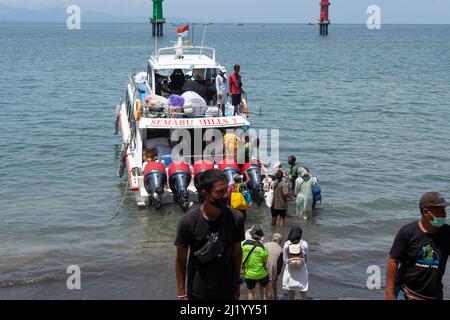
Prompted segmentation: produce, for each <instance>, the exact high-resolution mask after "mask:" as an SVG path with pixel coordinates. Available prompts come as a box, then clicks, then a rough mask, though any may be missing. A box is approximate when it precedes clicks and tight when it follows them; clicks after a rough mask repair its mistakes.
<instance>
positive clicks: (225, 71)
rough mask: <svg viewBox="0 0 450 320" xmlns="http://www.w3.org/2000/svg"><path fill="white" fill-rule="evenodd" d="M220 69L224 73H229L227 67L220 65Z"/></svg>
mask: <svg viewBox="0 0 450 320" xmlns="http://www.w3.org/2000/svg"><path fill="white" fill-rule="evenodd" d="M219 70H220V71H222V72H223V73H227V69H226V68H225V67H220V69H219Z"/></svg>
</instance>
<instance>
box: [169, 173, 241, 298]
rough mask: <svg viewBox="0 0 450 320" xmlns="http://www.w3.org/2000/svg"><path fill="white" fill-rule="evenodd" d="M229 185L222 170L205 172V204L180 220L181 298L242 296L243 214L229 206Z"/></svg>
mask: <svg viewBox="0 0 450 320" xmlns="http://www.w3.org/2000/svg"><path fill="white" fill-rule="evenodd" d="M227 187H228V184H227V178H226V176H225V175H224V174H223V173H222V172H221V171H219V170H216V169H214V170H208V171H206V172H205V173H204V174H203V175H202V177H201V180H200V185H199V192H200V193H201V194H202V197H203V199H204V202H203V204H202V205H201V207H200V208H197V209H195V210H193V211H191V212H190V213H188V214H186V215H184V216H183V217H182V218H181V220H180V222H179V223H178V228H177V236H176V240H175V245H176V246H177V254H176V260H175V272H176V278H177V288H178V299H181V300H186V299H189V300H234V299H236V300H237V299H239V295H240V289H239V285H240V269H241V263H242V248H241V241H243V240H244V217H243V215H242V213H240V212H239V211H236V210H233V209H231V208H230V207H228V206H227V202H228V192H227V189H228V188H227ZM188 251H189V261H188ZM186 265H187V268H186ZM186 276H187V286H186Z"/></svg>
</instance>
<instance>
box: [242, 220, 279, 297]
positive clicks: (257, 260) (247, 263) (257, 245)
mask: <svg viewBox="0 0 450 320" xmlns="http://www.w3.org/2000/svg"><path fill="white" fill-rule="evenodd" d="M249 233H250V236H251V237H252V238H251V239H249V240H244V241H243V242H242V267H243V269H244V279H245V283H246V285H247V289H248V292H247V298H248V300H255V287H256V284H257V283H259V284H260V285H261V287H263V288H264V291H265V296H266V299H267V300H271V299H272V285H271V283H270V277H269V274H268V272H267V260H268V258H269V251H267V249H266V247H265V246H264V244H263V242H262V240H261V239H262V237H263V236H264V232H263V230H262V228H261V226H259V225H254V226H253V227H252V229H251V230H250V231H249Z"/></svg>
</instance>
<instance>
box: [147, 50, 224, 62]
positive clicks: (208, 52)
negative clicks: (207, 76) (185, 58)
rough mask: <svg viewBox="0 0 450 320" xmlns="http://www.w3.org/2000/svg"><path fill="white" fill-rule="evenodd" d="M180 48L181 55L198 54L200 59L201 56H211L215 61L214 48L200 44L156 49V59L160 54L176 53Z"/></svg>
mask: <svg viewBox="0 0 450 320" xmlns="http://www.w3.org/2000/svg"><path fill="white" fill-rule="evenodd" d="M180 49H181V50H182V52H183V55H193V56H196V55H197V56H198V57H199V59H201V57H202V56H206V57H208V58H211V59H212V60H213V61H214V63H215V62H216V49H214V48H211V47H201V46H182V47H170V48H161V49H158V53H157V55H156V60H157V61H159V57H160V56H167V55H174V54H177V50H180Z"/></svg>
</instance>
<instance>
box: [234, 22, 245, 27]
mask: <svg viewBox="0 0 450 320" xmlns="http://www.w3.org/2000/svg"><path fill="white" fill-rule="evenodd" d="M243 25H244V24H243V23H236V24H235V26H237V27H242V26H243Z"/></svg>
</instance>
